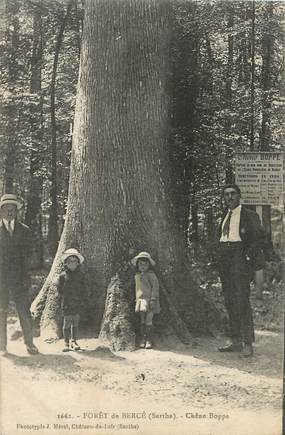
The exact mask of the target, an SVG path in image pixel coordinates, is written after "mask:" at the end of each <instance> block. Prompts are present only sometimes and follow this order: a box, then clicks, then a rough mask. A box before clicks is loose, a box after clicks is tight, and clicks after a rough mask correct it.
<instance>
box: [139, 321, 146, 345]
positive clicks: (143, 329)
mask: <svg viewBox="0 0 285 435" xmlns="http://www.w3.org/2000/svg"><path fill="white" fill-rule="evenodd" d="M145 341H146V328H145V324H144V323H141V340H140V348H141V349H143V348H144V347H145Z"/></svg>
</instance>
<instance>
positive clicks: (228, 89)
mask: <svg viewBox="0 0 285 435" xmlns="http://www.w3.org/2000/svg"><path fill="white" fill-rule="evenodd" d="M232 8H233V5H232V4H231V3H230V4H229V6H228V31H229V36H228V66H227V78H226V103H227V111H228V115H227V119H226V124H225V128H226V134H229V133H230V132H231V128H232V122H231V115H230V113H231V110H232V83H233V64H234V37H233V35H232V34H231V32H232V29H233V26H234V14H233V10H232ZM232 153H233V150H232V148H231V146H230V145H228V151H227V154H228V163H227V167H226V183H232V182H233V180H234V173H233V168H232V165H231V163H230V160H231V158H232Z"/></svg>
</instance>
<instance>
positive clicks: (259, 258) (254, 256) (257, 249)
mask: <svg viewBox="0 0 285 435" xmlns="http://www.w3.org/2000/svg"><path fill="white" fill-rule="evenodd" d="M227 212H228V210H225V212H224V214H223V217H222V220H221V223H220V225H219V228H218V240H220V238H221V235H222V224H223V221H224V219H225V217H226V214H227ZM239 234H240V238H241V241H242V243H243V245H244V251H245V255H246V256H247V258H248V261H249V263H250V265H251V267H252V268H253V269H254V270H260V269H263V268H264V266H265V259H264V253H263V249H262V248H263V244H264V230H263V228H262V225H261V222H260V219H259V216H258V214H257V213H256V212H255V211H253V210H250V209H248V208H246V207H244V206H241V213H240V224H239Z"/></svg>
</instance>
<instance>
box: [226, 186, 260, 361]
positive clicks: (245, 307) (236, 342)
mask: <svg viewBox="0 0 285 435" xmlns="http://www.w3.org/2000/svg"><path fill="white" fill-rule="evenodd" d="M240 198H241V192H240V189H239V187H238V186H237V185H236V184H228V185H226V186H225V187H224V189H223V199H224V201H225V205H226V207H227V208H226V211H225V213H224V215H223V218H222V221H221V224H220V226H219V233H218V241H219V258H218V260H219V272H220V277H221V282H222V288H223V294H224V299H225V306H226V309H227V312H228V316H229V330H230V337H231V343H230V344H229V345H227V346H225V347H220V348H219V351H220V352H241V356H243V357H251V356H252V355H253V346H252V344H253V342H254V338H255V337H254V326H253V319H252V310H251V306H250V281H251V280H252V278H253V276H254V271H255V270H259V269H262V268H263V267H264V257H263V252H262V244H263V235H264V233H263V229H262V226H261V222H260V219H259V216H258V214H257V213H256V212H255V211H253V210H249V209H247V208H245V207H244V206H243V205H240Z"/></svg>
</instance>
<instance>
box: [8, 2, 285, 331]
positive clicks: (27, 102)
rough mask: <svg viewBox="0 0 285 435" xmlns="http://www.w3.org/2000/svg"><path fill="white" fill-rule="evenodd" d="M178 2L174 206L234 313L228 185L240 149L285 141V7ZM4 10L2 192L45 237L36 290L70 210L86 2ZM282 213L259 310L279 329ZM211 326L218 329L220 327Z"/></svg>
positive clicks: (195, 267) (172, 80)
mask: <svg viewBox="0 0 285 435" xmlns="http://www.w3.org/2000/svg"><path fill="white" fill-rule="evenodd" d="M171 6H172V7H171V11H172V16H171V23H172V26H171V34H170V37H169V44H170V50H169V59H168V61H169V84H170V85H169V88H168V90H167V91H168V98H169V101H170V107H171V117H170V120H171V123H170V126H169V140H168V142H169V147H168V150H169V157H170V161H171V172H172V177H171V180H172V190H173V198H174V202H173V212H174V214H175V219H176V222H177V224H178V226H179V228H180V229H181V231H182V232H183V234H184V242H185V247H186V248H187V255H188V259H189V263H190V264H191V274H192V277H193V280H194V281H195V283H196V284H197V286H198V287H199V289H200V291H201V292H202V293H204V295H205V297H207V298H210V299H211V303H213V305H214V306H216V307H218V309H219V310H223V308H222V303H221V301H220V299H219V298H218V297H217V294H216V292H215V290H213V289H215V287H217V286H218V284H217V282H218V279H217V275H216V272H215V270H216V269H215V265H214V264H213V258H214V257H215V254H214V253H215V247H214V245H215V243H214V242H215V233H216V227H217V223H218V219H219V218H220V214H221V211H222V208H223V205H222V201H221V195H220V193H221V187H222V185H223V184H224V182H225V181H226V182H232V181H234V155H235V152H236V151H283V146H284V145H283V144H284V126H283V124H284V122H283V121H284V98H285V94H284V50H283V47H284V4H283V3H282V2H275V1H230V2H229V1H210V0H208V1H203V0H201V1H198V2H195V1H191V2H190V1H185V2H184V1H181V2H173V3H172V4H171ZM1 9H2V10H1V12H3V13H2V18H1V45H0V57H1V67H0V68H1V79H0V80H1V88H0V99H1V100H0V104H1V131H0V133H1V154H0V190H1V191H2V192H3V193H4V192H15V193H17V194H18V195H19V196H20V197H21V198H22V199H23V202H24V204H25V207H24V209H23V210H22V218H23V220H24V221H25V223H26V224H27V225H29V226H30V227H31V229H32V231H33V234H34V237H35V245H34V252H33V269H34V271H35V273H34V277H36V278H34V288H33V291H34V294H35V293H37V292H38V290H39V288H40V284H41V283H42V281H43V279H44V277H45V276H46V273H47V271H48V270H49V268H50V266H51V263H52V260H53V257H54V255H55V253H56V251H57V247H58V242H59V239H60V235H61V232H62V228H63V224H64V219H65V213H66V204H67V195H68V183H69V169H70V160H71V149H72V139H73V118H74V109H75V98H76V91H77V83H78V74H79V61H80V50H81V38H82V31H83V21H84V20H83V18H84V2H83V1H79V0H72V1H69V2H68V1H52V0H48V1H45V0H38V1H33V0H31V1H29V0H8V1H7V2H5V3H4V2H3V3H2V5H1ZM282 212H283V210H276V209H274V210H271V209H270V207H269V206H268V207H264V210H263V218H264V222H265V223H266V231H267V243H266V249H265V250H266V255H267V260H268V262H267V270H266V276H265V286H264V289H263V293H262V294H259V297H261V298H263V300H261V301H259V302H258V303H257V305H256V307H255V315H256V316H257V317H259V318H262V320H260V322H261V324H263V323H264V326H266V327H268V326H269V327H273V328H275V327H278V326H280V325H279V323H280V322H281V321H280V315H279V314H280V313H278V315H277V316H276V310H278V309H279V310H280V298H281V293H282V292H281V289H282V267H281V262H280V259H281V257H282V254H283V253H282V237H281V233H282ZM264 299H265V300H264ZM269 305H270V309H269V308H268V306H269ZM184 317H185V313H184ZM264 319H266V320H264ZM209 328H210V331H208V332H212V333H213V331H214V330H215V325H214V324H211V325H209Z"/></svg>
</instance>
